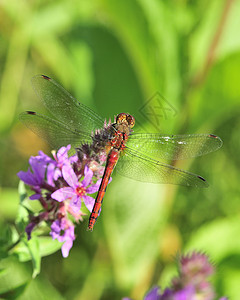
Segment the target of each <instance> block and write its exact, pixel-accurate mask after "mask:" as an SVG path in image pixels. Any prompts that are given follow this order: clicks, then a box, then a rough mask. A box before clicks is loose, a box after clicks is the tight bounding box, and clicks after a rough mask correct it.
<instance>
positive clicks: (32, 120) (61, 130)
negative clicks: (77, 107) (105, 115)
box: [19, 111, 91, 149]
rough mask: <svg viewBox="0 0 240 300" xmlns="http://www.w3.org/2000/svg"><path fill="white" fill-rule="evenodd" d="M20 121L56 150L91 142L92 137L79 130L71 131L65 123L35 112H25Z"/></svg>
mask: <svg viewBox="0 0 240 300" xmlns="http://www.w3.org/2000/svg"><path fill="white" fill-rule="evenodd" d="M19 119H20V120H21V121H22V122H23V123H24V124H25V125H26V126H27V127H28V128H29V129H31V130H32V131H33V132H34V133H35V134H37V135H38V136H39V137H41V138H43V139H44V140H46V141H47V142H48V143H49V144H50V145H51V146H52V147H54V148H55V149H58V148H60V147H61V146H67V145H68V144H71V145H72V148H74V147H78V146H80V145H81V144H82V143H87V142H91V136H90V135H88V134H86V133H83V132H78V131H77V130H70V129H69V128H68V127H66V126H65V125H64V124H63V123H61V122H58V121H56V120H53V119H51V118H49V117H46V116H43V115H41V114H37V113H35V112H30V111H29V112H23V113H21V114H20V115H19Z"/></svg>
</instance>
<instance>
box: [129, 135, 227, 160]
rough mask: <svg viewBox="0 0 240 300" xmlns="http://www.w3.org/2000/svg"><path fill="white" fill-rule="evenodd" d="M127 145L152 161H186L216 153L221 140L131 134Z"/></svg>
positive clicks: (214, 138)
mask: <svg viewBox="0 0 240 300" xmlns="http://www.w3.org/2000/svg"><path fill="white" fill-rule="evenodd" d="M127 145H128V146H129V147H130V148H132V149H136V150H137V151H139V152H141V153H143V154H146V155H149V156H151V157H152V158H153V159H156V160H159V159H160V160H161V159H169V160H177V159H186V158H192V157H197V156H201V155H204V154H207V153H210V152H213V151H216V150H217V149H219V148H220V147H221V146H222V140H221V139H220V138H219V137H218V136H216V135H213V134H189V135H169V136H163V135H160V134H154V133H152V134H151V133H149V134H148V133H139V134H138V133H136V134H132V135H131V136H130V137H129V139H128V142H127Z"/></svg>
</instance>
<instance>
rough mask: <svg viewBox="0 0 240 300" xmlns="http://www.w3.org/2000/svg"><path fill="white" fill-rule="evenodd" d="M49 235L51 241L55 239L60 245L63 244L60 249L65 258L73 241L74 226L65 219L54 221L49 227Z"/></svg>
mask: <svg viewBox="0 0 240 300" xmlns="http://www.w3.org/2000/svg"><path fill="white" fill-rule="evenodd" d="M50 235H51V236H52V238H53V239H57V240H58V241H59V242H61V243H62V242H64V244H63V245H62V248H61V249H62V255H63V257H67V256H68V254H69V251H70V249H71V248H72V245H73V241H74V240H75V235H74V226H73V224H72V223H71V221H69V220H67V219H65V218H62V219H58V220H56V221H54V222H53V223H52V225H51V232H50Z"/></svg>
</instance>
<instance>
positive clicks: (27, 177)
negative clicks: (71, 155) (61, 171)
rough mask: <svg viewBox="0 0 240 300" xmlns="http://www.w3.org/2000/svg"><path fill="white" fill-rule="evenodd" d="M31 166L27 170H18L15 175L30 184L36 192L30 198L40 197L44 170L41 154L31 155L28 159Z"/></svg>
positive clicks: (44, 165) (43, 160)
mask: <svg viewBox="0 0 240 300" xmlns="http://www.w3.org/2000/svg"><path fill="white" fill-rule="evenodd" d="M29 164H30V166H31V168H29V169H28V170H27V172H24V171H20V172H18V174H17V176H18V177H19V178H20V179H21V180H22V181H23V182H24V183H26V184H28V185H30V186H32V188H33V190H34V191H35V192H36V193H35V194H33V195H32V196H31V197H30V199H31V200H36V199H40V197H41V186H42V185H43V184H44V180H45V172H46V167H47V165H46V160H45V159H43V157H41V156H36V157H34V156H31V157H30V159H29Z"/></svg>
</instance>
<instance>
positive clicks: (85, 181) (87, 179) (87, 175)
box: [82, 166, 93, 187]
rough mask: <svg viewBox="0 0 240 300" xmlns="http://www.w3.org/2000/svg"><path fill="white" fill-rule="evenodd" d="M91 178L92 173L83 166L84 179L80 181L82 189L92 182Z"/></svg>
mask: <svg viewBox="0 0 240 300" xmlns="http://www.w3.org/2000/svg"><path fill="white" fill-rule="evenodd" d="M92 177H93V171H92V170H91V169H89V168H88V166H85V168H84V179H83V181H82V185H83V186H84V187H87V186H88V185H89V184H90V182H91V180H92Z"/></svg>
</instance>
